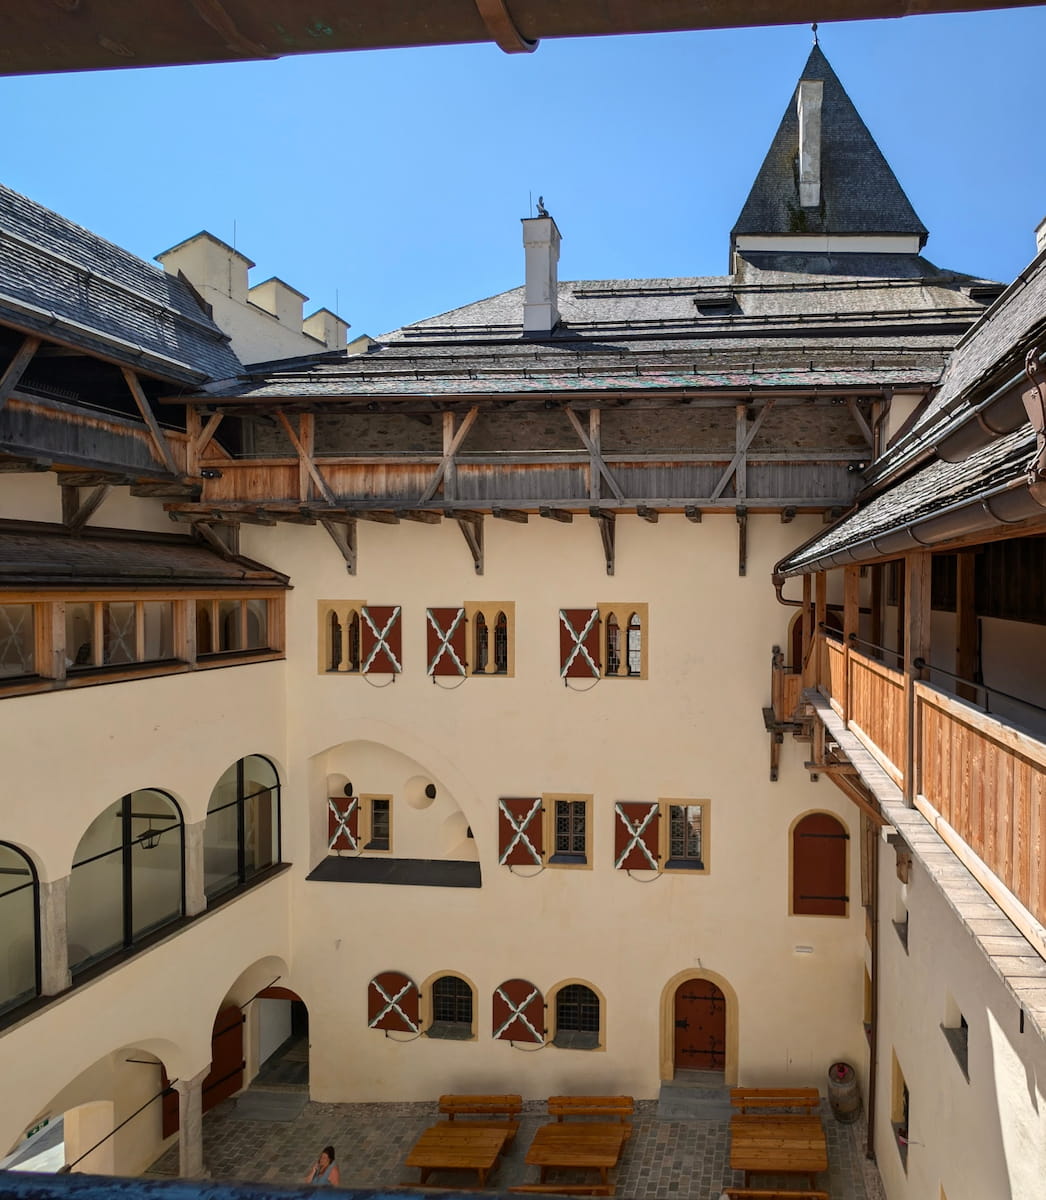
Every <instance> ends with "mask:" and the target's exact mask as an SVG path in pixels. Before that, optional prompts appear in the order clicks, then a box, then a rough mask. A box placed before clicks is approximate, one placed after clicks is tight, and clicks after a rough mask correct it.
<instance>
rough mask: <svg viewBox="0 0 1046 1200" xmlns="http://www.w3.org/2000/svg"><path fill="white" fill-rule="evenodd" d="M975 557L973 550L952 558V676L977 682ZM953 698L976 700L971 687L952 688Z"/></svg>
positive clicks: (969, 685)
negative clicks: (953, 615) (953, 637)
mask: <svg viewBox="0 0 1046 1200" xmlns="http://www.w3.org/2000/svg"><path fill="white" fill-rule="evenodd" d="M976 568H977V555H976V551H974V550H960V551H959V552H958V554H956V556H955V674H956V675H959V676H961V677H962V678H963V679H970V680H976V679H977V675H978V669H977V641H978V639H977V608H976V603H975V600H974V583H975V580H976ZM955 694H956V695H957V696H961V697H962V699H963V700H973V701H976V699H977V689H976V687H974V686H973V684H972V683H960V682H958V681H957V682H956V684H955Z"/></svg>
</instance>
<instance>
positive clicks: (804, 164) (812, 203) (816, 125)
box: [796, 79, 824, 208]
mask: <svg viewBox="0 0 1046 1200" xmlns="http://www.w3.org/2000/svg"><path fill="white" fill-rule="evenodd" d="M823 93H824V83H823V82H822V80H820V79H801V80H800V81H799V97H798V100H797V101H796V104H797V107H798V109H799V204H800V207H802V208H819V207H820V205H821V97H822V95H823Z"/></svg>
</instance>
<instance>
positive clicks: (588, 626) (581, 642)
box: [559, 608, 601, 679]
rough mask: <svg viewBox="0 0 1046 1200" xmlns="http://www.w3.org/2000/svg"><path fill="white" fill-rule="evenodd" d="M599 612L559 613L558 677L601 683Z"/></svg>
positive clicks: (580, 609)
mask: <svg viewBox="0 0 1046 1200" xmlns="http://www.w3.org/2000/svg"><path fill="white" fill-rule="evenodd" d="M600 670H601V663H600V658H599V609H598V608H561V609H560V610H559V673H560V675H562V676H563V677H564V678H566V679H577V678H581V679H598V678H599V674H600Z"/></svg>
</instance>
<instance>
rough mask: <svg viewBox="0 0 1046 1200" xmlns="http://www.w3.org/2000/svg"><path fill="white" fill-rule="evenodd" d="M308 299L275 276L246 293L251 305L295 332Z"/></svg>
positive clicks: (299, 324)
mask: <svg viewBox="0 0 1046 1200" xmlns="http://www.w3.org/2000/svg"><path fill="white" fill-rule="evenodd" d="M308 298H309V297H308V296H306V295H305V293H304V292H299V291H298V289H297V288H292V287H291V285H290V284H289V283H284V281H283V280H282V279H280V278H278V277H277V276H275V275H273V276H272V278H271V279H266V280H265V282H264V283H258V284H255V286H254V287H252V288H250V289H249V290H248V292H247V299H248V300H249V301H250V302H251V304H254V305H256V306H257V307H258V308H262V309H264V310H265V311H266V312H267V313H271V314H272V315H273V316H274V317H275V318H276V320H277V321H279V322H281V323H282V324H284V325H286V326H287V328H288V329H293V330H294V331H295V332H299V331H300V330H301V312H302V305H303V304H304V302H305V301H306V300H308Z"/></svg>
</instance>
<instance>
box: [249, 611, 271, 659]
mask: <svg viewBox="0 0 1046 1200" xmlns="http://www.w3.org/2000/svg"><path fill="white" fill-rule="evenodd" d="M268 644H269V602H268V600H248V601H247V649H248V650H264V649H265V647H266V646H268Z"/></svg>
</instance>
